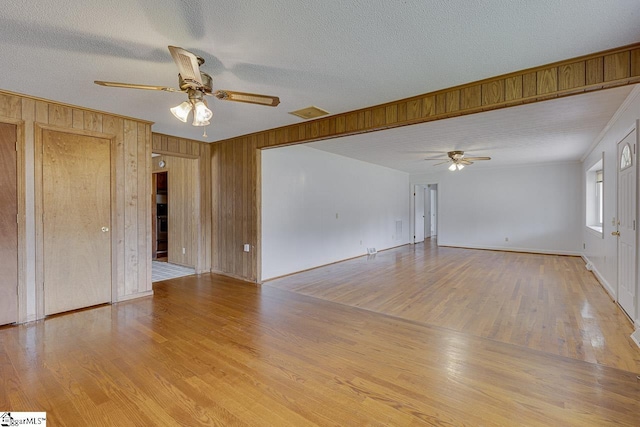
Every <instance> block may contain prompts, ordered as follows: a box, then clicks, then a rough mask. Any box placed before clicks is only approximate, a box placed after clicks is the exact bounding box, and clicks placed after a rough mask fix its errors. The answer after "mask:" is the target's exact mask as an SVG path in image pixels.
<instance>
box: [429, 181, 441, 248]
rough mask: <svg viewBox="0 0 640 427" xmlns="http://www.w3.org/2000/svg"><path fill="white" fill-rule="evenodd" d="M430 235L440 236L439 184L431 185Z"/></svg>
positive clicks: (433, 236)
mask: <svg viewBox="0 0 640 427" xmlns="http://www.w3.org/2000/svg"><path fill="white" fill-rule="evenodd" d="M427 187H428V191H429V235H430V237H431V238H437V236H438V184H429V185H428V186H427Z"/></svg>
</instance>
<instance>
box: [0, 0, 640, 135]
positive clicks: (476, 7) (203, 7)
mask: <svg viewBox="0 0 640 427" xmlns="http://www.w3.org/2000/svg"><path fill="white" fill-rule="evenodd" d="M1 8H2V9H1V10H2V13H1V16H0V57H2V61H0V76H1V77H0V89H5V90H11V91H15V92H20V93H25V94H29V95H34V96H39V97H44V98H49V99H53V100H57V101H61V102H67V103H71V104H77V105H81V106H85V107H89V108H94V109H98V110H104V111H109V112H113V113H118V114H124V115H128V116H134V117H139V118H142V119H147V120H151V121H154V122H155V123H156V124H155V126H154V128H153V129H154V131H156V132H163V133H168V134H173V135H178V136H184V137H189V138H197V139H200V135H201V130H200V129H197V128H193V127H192V126H191V125H189V124H183V123H181V122H179V121H177V120H176V119H175V118H173V116H172V115H171V114H170V112H169V111H168V108H169V107H171V106H173V105H176V104H178V103H179V102H181V101H182V100H183V97H184V95H183V94H174V93H164V92H149V91H141V90H126V89H115V88H104V87H99V86H96V85H94V84H93V80H110V81H123V82H132V83H141V84H153V85H166V86H174V87H175V86H176V85H177V81H176V80H177V77H176V74H177V72H176V68H175V66H174V64H173V62H172V60H171V56H170V55H169V52H168V51H167V48H166V47H167V45H169V44H173V45H177V46H181V47H184V48H186V49H188V50H191V51H193V52H195V53H197V54H199V55H201V56H203V57H204V58H205V59H206V61H207V62H206V63H205V64H204V66H203V70H205V71H207V72H208V73H209V74H211V75H212V76H213V77H214V85H215V87H216V88H218V89H229V90H238V91H246V92H257V93H265V94H272V95H278V96H280V98H281V100H282V103H281V104H280V106H279V107H277V108H268V107H261V106H255V105H247V104H240V103H232V102H221V101H215V100H213V101H212V107H213V110H214V113H215V115H214V118H213V121H212V125H211V126H210V127H209V128H208V130H207V133H208V134H209V138H207V140H208V141H215V140H220V139H224V138H228V137H232V136H237V135H241V134H245V133H249V132H253V131H258V130H262V129H267V128H272V127H275V126H281V125H286V124H290V123H296V122H299V121H300V119H298V118H296V117H293V116H291V115H289V114H287V112H288V111H292V110H296V109H299V108H302V107H306V106H309V105H312V104H313V105H317V106H319V107H321V108H324V109H326V110H328V111H330V112H332V113H339V112H344V111H348V110H353V109H357V108H361V107H366V106H370V105H374V104H379V103H383V102H387V101H392V100H395V99H399V98H404V97H408V96H412V95H416V94H420V93H425V92H429V91H433V90H438V89H442V88H446V87H450V86H454V85H457V84H461V83H466V82H470V81H474V80H478V79H481V78H485V77H490V76H494V75H498V74H502V73H506V72H511V71H516V70H520V69H523V68H527V67H532V66H536V65H542V64H546V63H549V62H553V61H556V60H560V59H566V58H570V57H574V56H578V55H583V54H587V53H592V52H596V51H600V50H604V49H608V48H612V47H617V46H622V45H625V44H630V43H634V42H637V41H640V25H638V22H640V20H639V18H640V16H639V14H640V2H638V0H611V1H606V2H603V1H602V0H562V1H558V0H536V1H529V0H521V1H516V0H485V1H468V0H432V1H424V0H404V1H382V0H367V1H365V0H352V1H343V0H322V1H302V0H270V1H239V0H234V1H205V0H200V1H198V0H194V1H186V0H184V1H181V0H126V1H125V0H100V1H97V0H82V1H81V0H47V1H34V2H27V3H25V2H24V1H23V0H3V1H2V6H1Z"/></svg>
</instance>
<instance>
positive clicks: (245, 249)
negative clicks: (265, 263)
mask: <svg viewBox="0 0 640 427" xmlns="http://www.w3.org/2000/svg"><path fill="white" fill-rule="evenodd" d="M249 247H250V246H249V244H248V243H245V244H244V248H243V250H244V251H245V252H249Z"/></svg>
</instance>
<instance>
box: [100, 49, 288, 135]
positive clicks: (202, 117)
mask: <svg viewBox="0 0 640 427" xmlns="http://www.w3.org/2000/svg"><path fill="white" fill-rule="evenodd" d="M169 52H170V53H171V56H172V57H173V61H174V62H175V63H176V65H177V66H178V72H179V73H178V86H179V87H180V89H175V88H172V87H165V86H151V85H140V84H132V83H118V82H105V81H100V80H95V81H94V83H95V84H98V85H101V86H109V87H123V88H127V89H145V90H162V91H165V92H185V93H186V94H187V96H188V97H189V100H188V101H184V102H183V103H181V104H180V105H178V106H176V107H173V108H171V109H170V110H171V112H172V113H173V115H174V116H176V118H177V119H178V120H180V121H182V122H185V123H186V122H187V119H188V117H189V113H191V111H192V110H193V123H192V124H193V126H206V125H208V124H209V120H210V119H211V117H213V112H212V111H211V110H210V109H209V107H208V106H207V101H205V99H204V97H205V95H210V96H215V97H216V98H218V99H220V100H223V101H235V102H247V103H249V104H258V105H266V106H269V107H276V106H277V105H278V104H280V98H278V97H277V96H270V95H259V94H256V93H246V92H234V91H230V90H216V91H215V92H214V91H213V88H212V86H213V79H212V78H211V76H210V75H209V74H207V73H205V72H203V71H201V70H200V66H201V65H202V64H204V59H203V58H202V57H200V56H197V55H194V54H193V53H191V52H189V51H188V50H185V49H183V48H181V47H176V46H169Z"/></svg>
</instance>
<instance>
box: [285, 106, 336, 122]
mask: <svg viewBox="0 0 640 427" xmlns="http://www.w3.org/2000/svg"><path fill="white" fill-rule="evenodd" d="M289 114H293V115H294V116H298V117H300V118H303V119H305V120H309V119H315V118H317V117H322V116H326V115H327V114H329V112H328V111H326V110H323V109H322V108H318V107H316V106H314V105H312V106H310V107H307V108H303V109H301V110H296V111H289Z"/></svg>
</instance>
